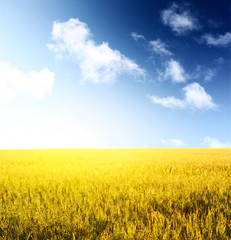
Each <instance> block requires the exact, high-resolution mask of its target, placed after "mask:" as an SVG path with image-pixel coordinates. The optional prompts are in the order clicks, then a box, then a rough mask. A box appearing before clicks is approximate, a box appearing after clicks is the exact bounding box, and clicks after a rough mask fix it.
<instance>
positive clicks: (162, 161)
mask: <svg viewBox="0 0 231 240" xmlns="http://www.w3.org/2000/svg"><path fill="white" fill-rule="evenodd" d="M0 239H203V240H204V239H219V240H222V239H231V149H181V150H177V149H146V150H144V149H143V150H141V149H140V150H139V149H133V150H132V149H127V150H25V151H22V150H21V151H0Z"/></svg>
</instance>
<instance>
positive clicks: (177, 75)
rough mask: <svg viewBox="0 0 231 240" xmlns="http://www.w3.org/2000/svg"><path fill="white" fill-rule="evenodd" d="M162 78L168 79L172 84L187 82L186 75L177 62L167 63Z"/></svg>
mask: <svg viewBox="0 0 231 240" xmlns="http://www.w3.org/2000/svg"><path fill="white" fill-rule="evenodd" d="M164 78H170V79H171V80H172V82H174V83H184V82H186V81H187V79H188V75H187V74H186V73H185V70H184V68H183V66H182V65H181V64H180V63H179V62H177V61H175V60H173V59H171V60H170V61H168V63H167V66H166V69H165V74H164Z"/></svg>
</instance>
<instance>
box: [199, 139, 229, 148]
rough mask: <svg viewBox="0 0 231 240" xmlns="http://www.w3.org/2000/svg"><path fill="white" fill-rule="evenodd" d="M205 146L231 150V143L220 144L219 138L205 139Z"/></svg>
mask: <svg viewBox="0 0 231 240" xmlns="http://www.w3.org/2000/svg"><path fill="white" fill-rule="evenodd" d="M203 145H206V146H208V147H210V148H231V142H220V140H218V139H217V138H211V137H205V138H204V140H203Z"/></svg>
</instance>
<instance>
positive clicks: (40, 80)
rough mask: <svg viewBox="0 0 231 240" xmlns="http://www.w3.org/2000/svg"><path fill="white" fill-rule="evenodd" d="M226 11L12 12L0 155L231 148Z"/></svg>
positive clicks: (81, 2)
mask: <svg viewBox="0 0 231 240" xmlns="http://www.w3.org/2000/svg"><path fill="white" fill-rule="evenodd" d="M230 9H231V6H230V3H228V1H225V0H222V1H219V2H217V1H212V2H211V1H199V0H194V1H155V0H154V1H150V0H143V1H140V0H139V1H138V0H134V1H128V0H123V1H122V0H116V1H115V0H111V1H106V0H98V1H90V0H78V1H74V0H65V1H64V0H60V1H54V0H50V1H45V0H40V1H29V0H24V1H23V0H22V1H13V0H8V1H3V2H2V3H1V7H0V29H1V38H0V53H1V55H0V149H27V148H146V147H150V148H155V147H157V148H159V147H193V148H194V147H199V148H203V147H231V126H230V122H231V94H230V91H231V89H230V81H231V79H230V69H231V68H230V67H231V63H230V47H231V30H230Z"/></svg>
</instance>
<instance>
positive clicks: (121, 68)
mask: <svg viewBox="0 0 231 240" xmlns="http://www.w3.org/2000/svg"><path fill="white" fill-rule="evenodd" d="M52 39H53V41H54V44H48V45H47V46H48V48H49V49H50V50H52V51H53V52H55V53H56V55H57V56H58V57H60V56H62V55H63V54H68V55H69V56H71V57H73V58H74V60H75V61H77V62H78V64H79V66H80V69H81V73H82V79H81V82H82V83H83V82H86V81H88V82H92V83H107V84H112V83H113V82H114V81H115V79H116V77H117V76H118V75H121V74H129V75H132V76H133V77H141V78H143V77H144V75H145V71H144V70H143V69H142V68H140V67H139V66H138V65H137V64H136V63H135V62H133V61H132V60H130V59H129V58H127V57H125V56H124V55H123V54H121V53H120V52H119V51H117V50H113V49H111V48H110V47H109V45H108V43H107V42H103V43H102V44H100V45H97V44H96V43H95V42H94V40H93V39H92V34H91V32H90V29H89V28H88V26H87V24H85V23H84V22H81V21H80V20H79V19H69V20H68V21H67V22H54V23H53V30H52Z"/></svg>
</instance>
